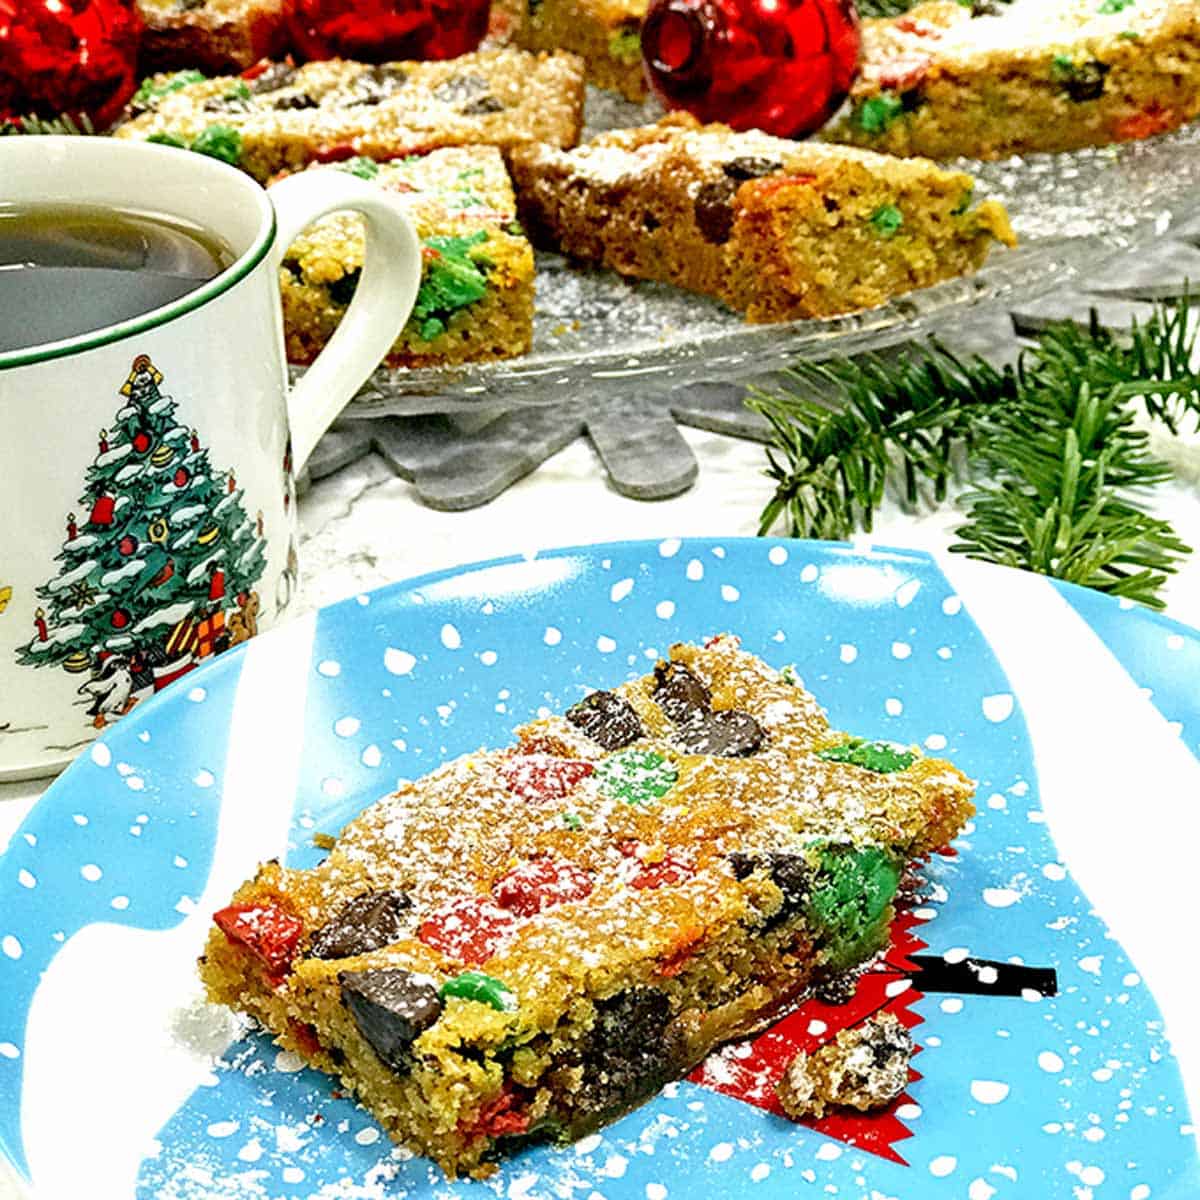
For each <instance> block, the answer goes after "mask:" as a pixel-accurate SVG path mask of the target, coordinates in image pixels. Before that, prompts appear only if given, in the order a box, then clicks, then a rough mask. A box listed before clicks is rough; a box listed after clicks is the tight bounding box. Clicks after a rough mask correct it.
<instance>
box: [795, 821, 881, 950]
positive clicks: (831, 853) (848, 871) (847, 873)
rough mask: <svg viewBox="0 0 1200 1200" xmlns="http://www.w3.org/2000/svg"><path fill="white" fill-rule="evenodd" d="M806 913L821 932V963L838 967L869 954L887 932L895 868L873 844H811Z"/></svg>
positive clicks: (879, 848) (879, 943) (879, 944)
mask: <svg viewBox="0 0 1200 1200" xmlns="http://www.w3.org/2000/svg"><path fill="white" fill-rule="evenodd" d="M817 850H818V853H819V856H820V865H819V866H818V868H817V872H816V877H815V879H814V880H813V884H812V891H811V894H810V897H809V902H808V908H807V910H806V914H805V915H806V917H807V919H808V920H809V921H810V922H811V923H812V924H813V925H814V926H815V927H816V929H817V930H818V931H819V932H820V933H821V935H822V942H823V944H824V948H825V960H826V963H827V964H828V965H829V966H830V967H831V968H832V969H833V970H835V971H844V970H846V969H848V968H849V967H852V966H854V965H855V964H856V963H859V962H862V961H863V959H865V958H867V957H868V956H869V955H871V954H874V953H875V951H876V950H877V949H879V947H880V946H881V945H883V943H884V941H885V940H886V938H887V931H888V921H889V919H890V917H891V911H892V908H891V906H892V900H893V899H894V897H895V895H896V890H897V888H898V887H899V886H900V868H899V867H898V866H897V864H896V862H895V860H894V859H893V858H892V856H891V855H890V854H889V853H888V852H887V851H886V850H884V849H883V848H882V847H879V846H861V847H859V846H849V845H844V844H835V843H829V844H826V845H822V846H819V847H817Z"/></svg>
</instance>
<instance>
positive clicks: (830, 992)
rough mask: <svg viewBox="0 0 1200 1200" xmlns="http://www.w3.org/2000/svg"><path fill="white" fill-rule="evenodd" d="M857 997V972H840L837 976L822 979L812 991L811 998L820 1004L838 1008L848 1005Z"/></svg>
mask: <svg viewBox="0 0 1200 1200" xmlns="http://www.w3.org/2000/svg"><path fill="white" fill-rule="evenodd" d="M857 995H858V972H857V971H841V972H839V973H838V974H837V975H829V976H827V977H826V978H825V979H822V980H821V982H820V983H818V984H817V986H816V987H815V988H814V989H813V996H814V997H816V999H818V1000H820V1001H821V1003H822V1004H830V1005H833V1006H834V1007H835V1008H840V1007H841V1006H842V1005H843V1004H849V1003H850V1001H851V1000H853V999H854V997H855V996H857Z"/></svg>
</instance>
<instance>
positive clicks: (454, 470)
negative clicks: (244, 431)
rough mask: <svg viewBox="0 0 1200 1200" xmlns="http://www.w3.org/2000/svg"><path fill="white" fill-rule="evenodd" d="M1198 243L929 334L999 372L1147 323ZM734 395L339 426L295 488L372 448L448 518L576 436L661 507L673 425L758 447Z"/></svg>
mask: <svg viewBox="0 0 1200 1200" xmlns="http://www.w3.org/2000/svg"><path fill="white" fill-rule="evenodd" d="M1198 242H1200V214H1198V215H1197V216H1196V217H1195V218H1192V219H1190V220H1189V221H1186V222H1184V223H1183V224H1182V225H1180V226H1178V227H1177V229H1176V231H1175V236H1173V237H1172V238H1171V239H1169V240H1163V241H1159V242H1156V243H1154V244H1153V245H1149V246H1145V247H1143V248H1142V249H1141V250H1139V252H1138V253H1137V254H1136V255H1132V256H1130V257H1129V258H1127V259H1122V260H1120V261H1118V262H1116V263H1114V264H1111V265H1110V266H1109V267H1108V268H1107V269H1106V270H1105V271H1104V272H1103V274H1102V275H1101V276H1099V277H1097V278H1093V279H1090V280H1087V281H1086V282H1085V283H1084V284H1083V285H1082V286H1076V287H1072V288H1071V289H1069V290H1063V291H1059V292H1052V293H1050V294H1048V295H1046V296H1043V297H1042V298H1040V299H1038V300H1035V301H1031V302H1029V303H1028V304H1022V305H1019V306H1016V307H1014V308H1012V309H1010V310H1007V311H1006V310H1004V309H997V308H992V309H982V310H979V311H978V312H972V313H971V314H969V315H964V318H963V320H962V321H959V322H955V323H954V324H953V326H948V327H947V328H946V329H944V330H942V331H940V333H939V337H940V338H941V340H942V341H943V343H945V344H946V345H947V346H948V347H949V348H950V349H951V350H954V351H955V352H956V353H959V354H980V355H982V356H983V357H985V358H987V359H988V360H989V361H991V362H993V363H995V364H996V365H1003V364H1005V363H1010V362H1013V361H1015V359H1016V358H1017V356H1018V355H1019V354H1020V351H1021V348H1022V346H1023V345H1024V344H1025V343H1024V341H1023V339H1027V338H1030V337H1033V336H1035V335H1036V334H1038V333H1040V332H1041V331H1043V330H1044V329H1046V328H1047V327H1048V326H1050V325H1052V324H1055V323H1057V322H1060V321H1064V320H1071V321H1076V322H1080V323H1084V322H1086V321H1087V320H1088V319H1089V315H1090V313H1091V311H1092V310H1093V309H1094V310H1096V312H1097V314H1098V317H1099V320H1100V323H1101V324H1102V325H1103V326H1105V327H1107V328H1110V329H1117V330H1119V329H1127V328H1128V327H1129V324H1130V322H1131V321H1133V320H1137V321H1139V322H1142V321H1145V320H1146V318H1147V317H1149V316H1150V314H1151V313H1152V312H1153V308H1152V306H1151V303H1150V302H1151V301H1154V300H1176V299H1178V298H1179V297H1180V296H1182V295H1184V294H1185V293H1186V292H1187V291H1188V290H1189V288H1190V287H1192V286H1195V287H1197V288H1200V249H1197V246H1196V244H1195V243H1198ZM1193 281H1194V284H1193ZM901 348H902V347H895V348H893V351H892V352H895V351H896V350H897V349H901ZM631 386H632V385H631ZM745 394H746V392H745V388H743V387H741V386H738V385H735V384H723V383H713V384H698V385H695V386H692V387H689V388H685V389H682V390H679V391H675V392H669V393H661V392H660V393H651V394H647V395H637V394H630V395H629V396H623V397H621V398H620V399H618V400H615V401H614V400H611V399H607V398H606V399H603V400H600V401H590V402H589V400H588V398H586V397H581V398H580V399H578V400H573V401H572V402H570V403H569V404H561V405H555V406H553V407H547V408H520V409H516V410H514V411H512V412H490V413H474V414H471V415H470V416H469V417H464V416H457V415H455V416H421V417H383V418H380V419H378V420H373V421H343V422H339V423H338V424H337V425H335V426H334V427H333V429H331V430H330V431H329V433H328V434H326V436H325V437H324V438H323V439H322V440H321V443H320V444H319V445H318V446H317V448H316V450H315V451H314V452H313V455H312V457H311V458H310V459H309V462H308V466H307V468H306V471H305V476H306V477H307V478H306V480H302V482H306V481H307V479H321V478H323V477H325V476H327V475H332V474H334V473H335V472H337V471H340V470H342V468H344V467H346V466H349V465H350V464H351V463H352V462H355V461H357V460H358V459H360V458H362V457H364V456H365V455H367V454H370V453H372V452H374V453H377V454H379V455H381V456H382V457H383V458H384V459H385V460H386V461H387V462H388V463H389V464H390V465H391V466H392V468H393V469H394V470H395V472H396V473H397V474H398V475H399V476H401V478H403V479H407V480H409V481H410V482H411V483H412V484H413V487H414V488H415V490H416V492H417V495H418V496H419V497H420V498H421V500H422V501H423V502H424V503H425V504H428V505H429V506H430V507H431V508H437V509H444V510H448V511H457V510H461V509H468V508H475V507H477V506H478V505H481V504H486V503H487V502H488V501H489V500H494V499H495V498H496V497H497V496H498V495H500V494H501V492H503V491H504V490H505V489H506V488H509V487H511V486H512V485H513V484H514V483H516V481H517V480H518V479H521V478H522V477H523V476H525V475H528V474H529V473H530V472H531V471H534V470H536V469H537V468H538V467H539V466H541V464H542V463H544V462H545V461H546V460H547V459H549V458H551V457H552V456H553V455H555V454H557V453H558V452H559V451H560V450H562V449H564V448H565V447H566V446H568V445H570V444H571V442H573V441H574V440H575V439H576V438H578V437H584V436H586V437H588V438H589V440H590V441H591V443H592V445H593V447H594V448H595V450H596V454H597V457H598V458H599V460H600V463H601V465H602V466H603V468H604V470H605V472H606V474H607V476H608V481H609V483H610V484H611V486H612V487H613V488H615V489H616V490H617V491H618V492H620V493H621V494H622V495H624V496H630V497H632V498H633V499H637V500H661V499H665V498H666V497H669V496H675V495H678V494H679V493H680V492H684V491H686V490H687V489H688V488H689V487H691V485H692V483H693V482H694V481H695V479H696V475H697V472H698V470H699V467H698V464H697V462H696V458H695V455H694V454H693V453H692V451H691V448H690V447H689V446H688V444H687V442H686V441H685V440H684V438H683V436H682V434H681V433H680V432H679V428H678V426H679V425H688V426H693V427H695V428H697V429H704V430H708V431H711V432H714V433H721V434H725V435H726V436H728V437H737V438H746V439H749V440H753V441H764V442H765V441H766V440H767V439H768V429H769V427H768V425H767V422H766V421H765V420H764V419H763V418H762V417H760V416H759V415H758V414H757V413H754V412H751V411H750V410H749V409H747V408H746V406H745V403H744V401H745Z"/></svg>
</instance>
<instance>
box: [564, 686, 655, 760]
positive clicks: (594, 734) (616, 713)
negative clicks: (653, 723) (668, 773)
mask: <svg viewBox="0 0 1200 1200" xmlns="http://www.w3.org/2000/svg"><path fill="white" fill-rule="evenodd" d="M566 715H567V720H568V721H570V722H571V724H572V725H574V726H575V727H576V728H577V729H580V730H582V732H583V733H585V734H587V736H588V737H590V738H591V739H592V741H593V742H596V743H598V744H599V745H601V746H603V747H604V749H605V750H620V749H621V748H622V747H623V746H628V745H629V743H630V742H636V741H637V740H638V738H640V737H641V736H642V735H643V734H644V733H645V730H644V729H643V728H642V722H641V720H640V719H639V717H638V715H637V713H636V712H634V710H633V705H632V704H630V703H629V701H628V700H626V699H624V698H623V697H621V696H618V695H617V694H616V693H615V692H593V693H592V694H591V695H590V696H584V698H583V699H582V700H580V701H579V703H578V704H575V705H572V706H571V707H570V708H568V709H567V714H566Z"/></svg>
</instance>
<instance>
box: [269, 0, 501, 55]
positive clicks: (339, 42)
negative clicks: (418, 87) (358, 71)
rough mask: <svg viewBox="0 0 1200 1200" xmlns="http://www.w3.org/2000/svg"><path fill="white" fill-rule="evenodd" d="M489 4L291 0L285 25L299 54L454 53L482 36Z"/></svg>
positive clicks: (485, 0) (478, 0) (470, 0)
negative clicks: (286, 24)
mask: <svg viewBox="0 0 1200 1200" xmlns="http://www.w3.org/2000/svg"><path fill="white" fill-rule="evenodd" d="M490 8H491V5H490V3H489V0H292V3H291V5H290V6H289V17H288V28H289V32H290V33H291V38H292V47H293V49H294V50H295V52H296V53H297V54H298V55H300V56H302V57H304V58H310V59H312V58H352V59H357V60H358V61H360V62H374V63H381V62H394V61H395V60H397V59H421V58H457V57H458V55H460V54H466V53H468V52H469V51H471V50H474V49H475V47H476V46H478V45H479V43H480V41H482V39H483V35H484V33H486V32H487V26H488V14H489V11H490Z"/></svg>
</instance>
